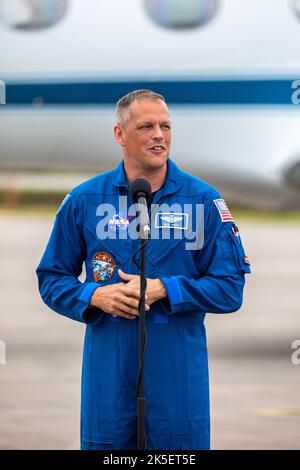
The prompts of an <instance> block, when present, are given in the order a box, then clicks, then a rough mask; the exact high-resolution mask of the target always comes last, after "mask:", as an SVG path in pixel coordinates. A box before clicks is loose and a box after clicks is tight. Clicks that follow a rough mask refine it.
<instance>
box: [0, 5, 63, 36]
mask: <svg viewBox="0 0 300 470" xmlns="http://www.w3.org/2000/svg"><path fill="white" fill-rule="evenodd" d="M66 8H67V1H66V0H2V1H1V2H0V19H1V21H2V22H3V23H5V24H6V25H8V26H10V27H11V28H16V29H23V30H32V29H42V28H48V27H50V26H53V25H55V24H56V23H57V22H58V21H60V20H61V19H62V17H63V16H64V14H65V12H66Z"/></svg>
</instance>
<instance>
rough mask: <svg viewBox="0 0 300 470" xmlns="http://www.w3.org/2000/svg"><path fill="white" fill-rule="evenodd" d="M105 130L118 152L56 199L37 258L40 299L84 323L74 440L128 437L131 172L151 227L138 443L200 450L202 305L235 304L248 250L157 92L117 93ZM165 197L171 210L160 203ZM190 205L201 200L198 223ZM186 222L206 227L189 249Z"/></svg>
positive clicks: (132, 359) (131, 438)
mask: <svg viewBox="0 0 300 470" xmlns="http://www.w3.org/2000/svg"><path fill="white" fill-rule="evenodd" d="M114 133H115V137H116V139H117V141H118V143H119V144H120V145H121V146H122V149H123V154H124V160H122V162H121V163H120V165H119V166H118V167H117V168H116V169H115V170H112V171H109V172H106V173H104V174H101V175H98V176H96V177H95V178H92V179H90V180H88V181H86V182H85V183H83V184H81V185H79V186H78V187H77V188H75V189H74V190H73V191H71V193H70V194H69V195H68V196H67V197H66V198H65V200H64V202H63V204H62V205H61V207H60V209H59V211H58V213H57V215H56V219H55V222H54V227H53V231H52V234H51V237H50V240H49V242H48V245H47V248H46V250H45V253H44V255H43V257H42V259H41V261H40V264H39V266H38V268H37V275H38V279H39V289H40V293H41V296H42V298H43V300H44V302H45V303H46V304H47V305H48V306H49V307H50V308H51V309H53V310H54V311H56V312H58V313H60V314H61V315H64V316H67V317H69V318H71V319H73V320H77V321H80V322H83V323H86V335H85V342H84V354H83V369H82V405H81V448H82V449H106V450H109V449H136V445H137V444H136V442H137V420H136V384H137V376H138V370H139V321H138V318H137V317H138V299H139V290H140V285H139V272H138V269H137V267H136V265H135V263H134V262H133V259H132V254H133V252H134V251H135V250H136V248H137V247H138V245H139V241H138V240H137V239H136V238H134V237H130V236H129V231H130V226H131V224H133V220H134V219H133V217H132V216H130V217H129V216H128V212H127V213H126V210H127V209H128V208H129V207H130V206H131V204H132V201H131V198H130V195H129V190H128V184H129V183H130V182H131V181H133V180H134V179H135V178H137V177H140V178H145V179H147V180H148V181H149V183H150V185H151V190H152V206H151V207H152V208H155V210H156V212H155V210H154V211H153V212H151V224H152V225H153V224H154V225H153V228H154V229H155V230H156V231H157V232H156V233H157V234H158V236H151V240H150V241H149V243H148V245H147V250H146V252H147V268H146V270H147V292H146V293H147V296H146V306H145V309H146V328H147V348H146V353H145V397H146V401H147V416H146V435H147V449H155V450H158V449H169V450H173V449H186V450H188V449H193V450H197V449H209V447H210V421H209V419H210V418H209V384H208V366H207V349H206V336H205V327H204V318H205V313H206V312H211V313H229V312H234V311H236V310H238V309H239V308H240V306H241V304H242V295H243V288H244V283H245V279H244V274H245V273H246V272H250V268H249V262H248V258H247V257H246V256H245V253H244V249H243V246H242V243H241V239H240V236H239V232H238V229H237V227H236V225H235V224H234V221H233V219H232V217H231V214H230V212H229V210H228V208H227V206H226V203H225V202H224V200H223V199H222V198H221V196H220V194H219V193H218V192H217V191H216V190H215V189H214V188H212V187H211V186H210V185H208V184H207V183H205V182H204V181H202V180H200V179H198V178H196V177H194V176H192V175H189V174H187V173H184V172H182V171H181V170H180V169H179V168H178V167H177V166H176V165H175V163H174V162H173V161H172V160H171V159H170V158H169V151H170V145H171V122H170V116H169V112H168V108H167V105H166V103H165V100H164V98H163V97H162V96H161V95H158V94H156V93H153V92H151V91H149V90H137V91H135V92H132V93H129V94H128V95H126V96H125V97H123V98H122V99H121V100H120V101H119V102H118V106H117V124H116V125H115V127H114ZM187 158H188V156H187ZM122 196H123V198H122ZM124 197H125V199H124ZM124 200H126V201H127V202H126V204H127V207H125V209H124ZM121 201H122V202H121ZM126 204H125V206H126ZM162 204H165V205H167V207H172V205H174V204H175V205H176V207H177V210H176V211H174V210H169V213H168V212H166V211H165V210H164V211H160V210H159V207H160V206H161V205H162ZM178 205H179V206H178ZM121 206H122V207H121ZM197 206H200V207H202V208H204V210H203V212H201V214H202V215H203V217H201V220H200V222H199V220H197V217H194V214H195V208H196V207H197ZM109 207H113V210H114V213H113V214H112V213H110V215H109V216H108V217H107V211H108V212H109V211H110V209H109ZM164 207H166V206H164ZM178 207H180V208H181V209H179V210H178ZM186 207H191V208H192V209H191V210H192V212H191V214H188V213H187V211H186V209H185V208H186ZM157 208H158V209H157ZM105 214H106V216H105ZM198 223H199V224H200V225H201V227H202V228H201V227H200V225H199V227H198ZM191 227H193V229H194V231H195V233H196V234H199V233H200V231H201V230H202V231H203V234H204V237H203V241H202V243H201V244H198V248H197V249H195V248H194V249H188V245H187V238H186V237H187V233H188V229H189V228H191ZM166 233H168V236H165V234H166ZM178 234H181V235H182V236H181V237H180V236H178ZM83 263H85V269H86V280H85V282H83V283H82V282H80V281H79V280H78V276H79V275H80V274H81V271H82V265H83Z"/></svg>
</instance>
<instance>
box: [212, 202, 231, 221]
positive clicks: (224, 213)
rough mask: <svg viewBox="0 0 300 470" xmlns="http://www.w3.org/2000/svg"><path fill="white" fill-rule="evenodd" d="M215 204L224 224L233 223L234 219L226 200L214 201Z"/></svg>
mask: <svg viewBox="0 0 300 470" xmlns="http://www.w3.org/2000/svg"><path fill="white" fill-rule="evenodd" d="M214 203H215V205H216V207H217V209H218V211H219V214H220V217H221V220H222V222H233V217H232V215H231V214H230V210H229V209H228V207H227V204H226V202H225V201H224V199H214Z"/></svg>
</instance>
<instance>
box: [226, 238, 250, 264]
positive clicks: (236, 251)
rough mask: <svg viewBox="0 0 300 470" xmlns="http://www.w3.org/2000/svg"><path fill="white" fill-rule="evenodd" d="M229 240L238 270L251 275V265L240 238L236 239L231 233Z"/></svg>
mask: <svg viewBox="0 0 300 470" xmlns="http://www.w3.org/2000/svg"><path fill="white" fill-rule="evenodd" d="M228 238H229V244H230V246H231V249H232V253H233V257H234V262H235V266H236V269H237V270H238V271H240V272H242V273H251V269H250V263H249V260H248V257H247V256H246V255H245V251H244V248H243V245H242V242H241V239H240V236H238V237H236V236H235V235H233V234H231V233H229V234H228Z"/></svg>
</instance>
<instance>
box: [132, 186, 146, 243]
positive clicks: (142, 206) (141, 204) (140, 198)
mask: <svg viewBox="0 0 300 470" xmlns="http://www.w3.org/2000/svg"><path fill="white" fill-rule="evenodd" d="M129 190H130V194H131V197H132V200H133V202H134V203H135V204H138V210H139V216H140V228H141V233H142V237H141V238H149V235H150V220H149V213H148V206H147V201H148V200H149V198H150V195H151V186H150V183H149V181H147V180H145V179H143V178H137V179H135V180H134V181H132V182H131V183H130V185H129Z"/></svg>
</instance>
